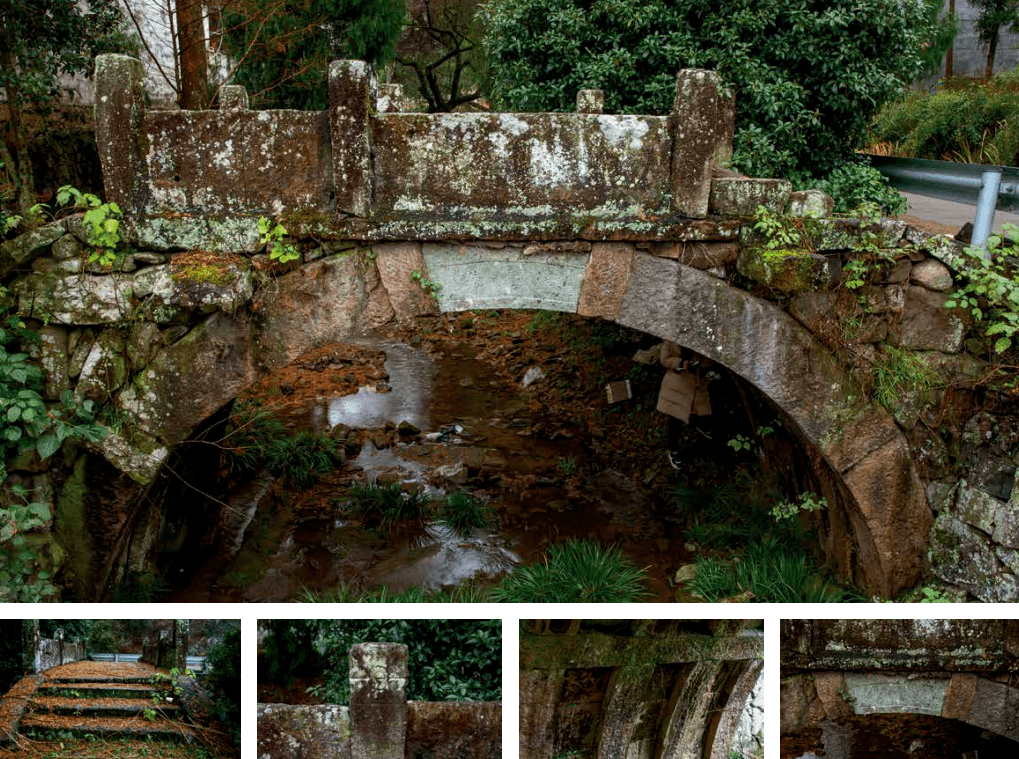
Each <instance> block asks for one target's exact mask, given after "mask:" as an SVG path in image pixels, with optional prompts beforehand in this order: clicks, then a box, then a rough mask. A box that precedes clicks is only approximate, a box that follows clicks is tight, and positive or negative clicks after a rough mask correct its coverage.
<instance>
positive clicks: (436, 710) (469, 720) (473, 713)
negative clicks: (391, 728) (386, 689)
mask: <svg viewBox="0 0 1019 759" xmlns="http://www.w3.org/2000/svg"><path fill="white" fill-rule="evenodd" d="M406 756H407V757H408V759H425V758H426V757H430V758H432V759H460V758H461V757H468V756H469V757H472V759H474V758H475V757H476V758H477V759H501V757H502V704H500V703H465V702H454V703H449V702H445V703H425V702H418V701H411V702H410V703H409V704H408V712H407V753H406Z"/></svg>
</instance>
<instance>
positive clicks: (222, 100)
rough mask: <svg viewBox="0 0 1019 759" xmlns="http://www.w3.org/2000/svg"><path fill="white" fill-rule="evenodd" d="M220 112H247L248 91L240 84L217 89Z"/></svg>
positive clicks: (225, 85)
mask: <svg viewBox="0 0 1019 759" xmlns="http://www.w3.org/2000/svg"><path fill="white" fill-rule="evenodd" d="M219 109H220V110H221V111H246V110H248V91H247V90H246V89H244V87H243V86H242V85H240V84H224V85H223V86H222V87H220V88H219Z"/></svg>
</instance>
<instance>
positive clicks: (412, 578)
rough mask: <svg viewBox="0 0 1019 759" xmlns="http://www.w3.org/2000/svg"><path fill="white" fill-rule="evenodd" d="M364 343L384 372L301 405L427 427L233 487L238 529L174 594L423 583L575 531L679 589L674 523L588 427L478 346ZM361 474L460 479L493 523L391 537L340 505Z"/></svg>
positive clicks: (509, 558)
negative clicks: (528, 389)
mask: <svg viewBox="0 0 1019 759" xmlns="http://www.w3.org/2000/svg"><path fill="white" fill-rule="evenodd" d="M363 347H365V348H366V349H374V350H383V351H385V354H386V362H385V370H386V373H387V374H388V379H387V380H385V381H384V382H379V383H376V384H375V385H374V386H368V387H362V388H360V390H359V391H358V392H357V393H356V394H349V395H345V396H339V397H330V396H327V395H323V397H322V398H321V399H320V402H318V403H317V404H315V405H313V406H311V407H310V408H309V409H308V413H307V419H306V425H307V427H309V428H311V429H315V430H319V431H328V430H330V429H332V428H334V427H336V426H337V425H346V426H347V427H350V428H356V429H365V430H373V431H381V429H382V428H383V427H384V426H385V425H386V424H387V423H391V424H397V425H398V424H400V423H401V422H409V423H410V424H413V425H414V426H415V427H417V428H419V429H420V430H421V432H422V434H421V435H420V436H417V438H416V439H413V440H411V441H410V442H399V436H397V437H398V439H397V442H396V443H395V444H394V445H392V446H390V447H381V448H380V447H378V445H377V444H376V443H374V442H373V440H375V439H377V437H376V433H371V432H370V433H368V434H367V436H366V440H365V442H364V444H363V447H362V449H361V451H360V453H359V454H358V455H356V456H354V457H351V458H349V459H348V461H347V464H346V465H345V466H344V467H342V468H341V469H340V470H339V471H338V472H336V473H334V475H330V476H328V477H326V478H323V480H322V481H321V482H320V483H319V484H318V485H316V486H315V488H314V489H313V490H312V491H310V492H309V493H305V494H300V495H299V496H298V495H297V494H295V496H294V497H283V498H282V499H281V498H273V497H271V496H268V495H266V492H265V491H266V488H265V487H264V486H259V484H253V485H251V486H249V491H250V493H246V494H245V498H247V499H248V500H247V501H245V500H244V499H240V500H239V502H238V501H237V500H235V501H234V503H236V504H237V506H236V511H237V512H238V514H240V515H241V516H238V517H237V518H236V519H234V520H233V521H234V524H233V527H232V528H231V529H232V532H231V533H230V534H226V535H224V536H222V537H221V538H220V540H219V548H217V549H216V551H215V555H213V556H212V557H211V558H210V559H209V560H208V561H206V562H205V563H204V564H203V565H202V566H200V567H199V568H198V569H197V570H196V571H195V572H194V573H193V574H191V575H190V577H185V576H184V575H188V574H190V573H189V572H186V571H185V572H182V573H181V577H180V580H181V582H180V585H179V586H178V587H177V589H176V590H175V592H174V597H173V600H189V601H242V600H243V601H273V602H278V601H286V600H300V598H301V595H302V593H303V591H304V590H305V589H309V590H314V591H318V592H329V591H333V590H335V589H336V588H337V586H338V585H339V584H341V583H343V584H346V585H347V586H352V587H355V588H361V589H363V588H378V587H380V586H382V585H385V586H386V587H387V588H388V589H389V590H390V591H393V592H401V591H404V590H406V589H407V588H408V587H411V586H416V587H419V588H421V589H423V590H424V591H426V592H432V591H435V590H438V589H440V588H444V587H445V588H448V587H453V586H456V585H459V584H461V583H463V582H464V581H467V580H471V579H478V580H481V581H487V580H492V579H495V578H497V577H498V576H499V575H502V574H505V573H507V572H509V571H511V570H512V569H513V568H514V567H515V566H517V565H518V564H520V563H532V562H535V561H538V560H540V559H541V557H542V556H543V554H544V552H545V550H546V549H547V547H548V545H549V544H550V543H552V542H555V541H558V540H562V539H566V538H568V537H578V538H594V539H597V540H598V541H599V542H601V543H602V544H616V545H618V546H619V547H620V548H622V549H623V551H624V552H625V553H627V554H628V555H629V556H630V558H631V559H632V560H633V561H634V563H636V564H638V565H639V566H642V567H644V566H647V567H649V569H648V574H649V575H650V577H651V578H652V583H651V585H652V588H651V589H652V591H653V593H654V597H653V598H652V599H650V600H658V601H668V600H673V590H672V589H671V588H670V586H669V582H668V580H667V578H668V577H670V576H671V574H672V573H674V572H675V570H676V568H677V567H678V566H680V565H681V564H684V563H686V562H687V561H689V560H690V554H689V552H688V551H687V549H686V548H685V547H684V539H683V534H682V529H681V525H679V524H677V523H674V522H673V521H672V520H670V519H669V518H668V515H667V514H666V516H665V518H660V517H658V516H656V512H657V511H658V509H657V508H656V505H655V503H654V498H653V497H652V496H651V495H650V492H649V490H648V489H647V488H645V487H643V485H642V484H635V483H634V482H633V481H632V480H631V479H630V478H628V477H626V476H624V475H623V474H622V473H620V472H618V471H615V470H614V469H613V468H612V462H611V461H595V460H592V453H591V450H592V448H591V447H590V446H589V445H588V444H587V441H586V440H585V437H586V430H587V427H586V426H583V425H579V424H577V423H576V422H577V420H573V421H572V422H570V421H562V420H554V419H550V418H549V416H548V415H545V414H543V413H541V411H540V410H539V411H537V412H535V411H533V410H532V409H531V407H530V406H529V404H528V399H527V397H526V394H525V392H524V390H523V388H522V387H521V386H520V385H519V384H513V383H512V382H510V381H509V380H507V379H505V378H504V377H502V376H501V375H499V374H498V373H497V372H495V371H494V369H493V367H492V366H491V365H490V364H488V363H486V362H485V361H482V360H479V359H478V358H475V350H476V349H475V348H474V347H473V346H472V345H470V344H466V343H449V344H444V345H443V346H442V348H441V350H439V351H435V352H432V351H426V350H422V349H420V348H417V347H414V346H411V345H408V344H406V343H401V342H393V341H381V342H365V343H364V344H363ZM537 381H539V382H540V381H542V380H540V379H539V380H537ZM594 403H601V404H604V399H603V398H597V399H592V404H594ZM550 429H551V432H550V431H549V430H550ZM539 431H540V432H539ZM378 434H381V433H380V432H379V433H378ZM366 481H378V482H380V483H391V482H401V483H408V484H409V485H413V484H417V486H418V487H420V488H422V489H424V490H425V492H427V493H429V494H433V495H442V494H444V493H446V492H450V491H452V490H455V489H467V490H469V492H471V494H472V495H475V496H477V497H479V498H481V499H482V500H485V501H486V502H487V503H488V504H489V505H490V506H491V507H492V508H493V510H494V511H495V513H496V515H497V517H498V519H497V523H496V525H495V527H493V528H492V529H490V530H476V531H475V533H474V534H473V535H472V536H470V537H469V538H462V537H457V536H456V535H455V534H453V533H452V532H451V531H450V530H449V529H448V528H446V527H444V526H442V525H438V524H429V525H426V526H425V527H424V528H422V529H418V530H414V531H412V532H410V533H406V534H401V533H396V534H388V535H385V536H382V535H378V534H376V533H373V532H371V531H364V530H361V529H359V528H355V527H354V526H353V525H351V524H348V522H347V520H346V519H345V514H344V508H343V507H344V499H343V494H344V493H345V492H346V488H347V487H349V485H350V484H351V483H352V482H362V483H363V482H366ZM649 481H650V478H649Z"/></svg>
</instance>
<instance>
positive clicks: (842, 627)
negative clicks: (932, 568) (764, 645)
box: [781, 619, 1019, 759]
mask: <svg viewBox="0 0 1019 759" xmlns="http://www.w3.org/2000/svg"><path fill="white" fill-rule="evenodd" d="M781 657H782V699H781V708H782V718H781V731H782V745H783V749H782V756H783V757H792V756H800V755H806V753H805V752H807V751H808V750H813V751H814V752H819V751H823V752H824V755H825V756H828V757H833V758H834V759H849V757H850V756H852V755H853V743H854V727H855V726H859V725H865V720H864V719H863V718H866V717H867V716H869V715H885V714H890V715H929V716H933V717H940V718H944V719H948V720H957V721H959V722H962V723H965V724H967V725H971V726H974V727H976V728H979V729H980V730H984V731H989V733H991V734H993V735H994V736H996V737H997V740H998V743H999V745H1000V746H1003V747H1004V748H1003V750H1004V751H1006V752H1007V753H1005V754H1003V755H1006V756H1014V755H1015V751H1016V744H1017V743H1019V621H1016V620H947V619H916V620H913V619H906V620H889V619H869V620H783V622H782V640H781ZM1002 740H1004V742H1002ZM929 747H930V749H931V750H934V746H933V744H930V746H929ZM887 755H888V756H893V755H897V754H895V753H894V752H893V751H892V750H891V747H890V746H889V751H888V754H887ZM980 755H981V756H984V753H983V751H981V753H980ZM993 755H997V754H993Z"/></svg>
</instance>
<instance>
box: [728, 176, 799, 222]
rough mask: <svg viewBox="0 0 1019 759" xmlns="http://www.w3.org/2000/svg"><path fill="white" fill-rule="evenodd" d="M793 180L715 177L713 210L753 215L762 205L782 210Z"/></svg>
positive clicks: (773, 209) (774, 211)
mask: <svg viewBox="0 0 1019 759" xmlns="http://www.w3.org/2000/svg"><path fill="white" fill-rule="evenodd" d="M792 187H793V186H792V183H791V182H789V180H787V179H751V178H750V177H715V178H714V179H712V180H711V196H710V198H711V199H710V202H709V204H708V211H709V212H710V213H716V214H721V215H723V216H753V215H754V214H756V213H757V209H758V207H759V206H764V207H765V208H767V209H768V210H769V211H771V212H773V213H776V214H780V213H782V211H783V210H784V209H785V206H786V202H787V201H788V199H789V194H790V193H791V192H792Z"/></svg>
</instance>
